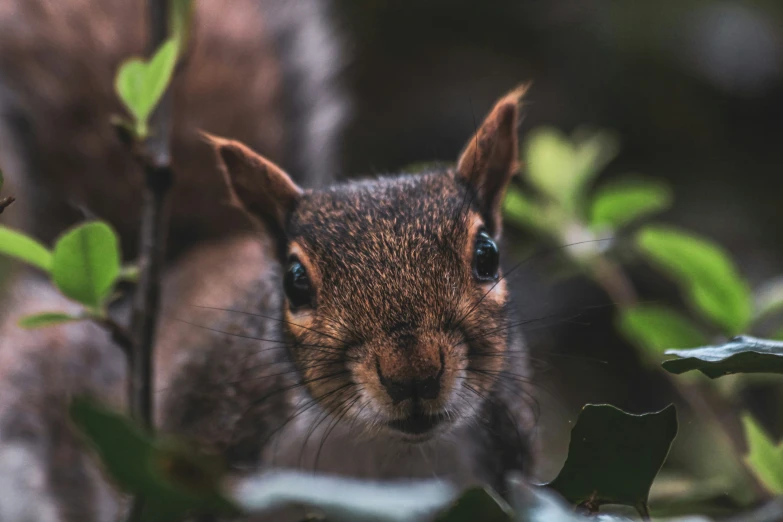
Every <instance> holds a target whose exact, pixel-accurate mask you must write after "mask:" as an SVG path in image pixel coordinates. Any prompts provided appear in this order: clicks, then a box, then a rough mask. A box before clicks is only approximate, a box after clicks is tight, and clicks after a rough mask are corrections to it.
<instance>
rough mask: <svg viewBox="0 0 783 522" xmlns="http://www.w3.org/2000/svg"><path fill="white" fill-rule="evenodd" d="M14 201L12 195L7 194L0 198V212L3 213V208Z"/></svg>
mask: <svg viewBox="0 0 783 522" xmlns="http://www.w3.org/2000/svg"><path fill="white" fill-rule="evenodd" d="M14 201H16V198H15V197H13V196H8V197H5V198H0V214H2V213H3V210H5V209H7V208H8V207H10V206H11V203H13V202H14Z"/></svg>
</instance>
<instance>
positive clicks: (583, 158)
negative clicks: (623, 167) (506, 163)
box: [524, 127, 617, 213]
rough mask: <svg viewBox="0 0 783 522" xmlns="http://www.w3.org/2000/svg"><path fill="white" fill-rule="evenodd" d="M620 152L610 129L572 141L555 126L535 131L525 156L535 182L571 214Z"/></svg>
mask: <svg viewBox="0 0 783 522" xmlns="http://www.w3.org/2000/svg"><path fill="white" fill-rule="evenodd" d="M616 153H617V142H616V139H615V138H614V137H613V136H612V135H611V134H609V133H606V132H595V133H591V134H588V135H586V136H584V137H583V139H581V140H574V141H570V140H569V139H568V138H566V137H565V136H564V135H563V134H562V133H560V132H559V131H558V130H556V129H553V128H548V127H544V128H539V129H537V130H535V131H533V132H532V133H531V134H530V135H529V137H528V140H527V141H526V143H525V150H524V157H525V164H526V165H527V174H528V177H529V179H530V181H531V183H532V184H533V185H534V186H535V187H536V188H537V189H539V190H540V191H541V192H542V193H544V194H546V195H547V196H549V197H550V198H552V200H554V201H557V202H559V203H560V204H561V205H562V206H563V208H564V209H565V210H566V211H567V212H570V213H574V212H576V211H577V210H578V207H579V205H580V203H581V201H580V200H581V199H582V196H583V192H584V190H585V187H586V185H587V184H588V183H589V182H590V181H591V180H592V178H593V177H595V175H596V174H597V173H598V172H600V170H601V169H602V168H603V167H604V166H605V165H606V164H607V163H608V162H609V161H611V159H613V158H614V156H615V155H616Z"/></svg>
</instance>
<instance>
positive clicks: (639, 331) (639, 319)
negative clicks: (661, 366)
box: [618, 305, 707, 356]
mask: <svg viewBox="0 0 783 522" xmlns="http://www.w3.org/2000/svg"><path fill="white" fill-rule="evenodd" d="M618 328H619V330H620V331H621V332H622V333H623V335H625V336H626V338H628V339H629V340H630V341H632V342H633V343H634V344H636V345H637V346H640V347H642V348H644V349H645V350H646V351H647V352H649V353H651V354H654V355H656V356H658V355H663V353H664V351H665V350H667V349H669V348H692V347H694V346H699V345H703V344H705V343H706V342H707V338H706V337H705V335H704V334H703V333H702V332H701V330H699V329H698V328H697V327H696V326H695V325H694V324H693V323H691V322H690V321H689V320H688V319H687V318H686V317H684V316H682V315H681V314H679V313H678V312H676V311H675V310H672V309H671V308H667V307H665V306H657V305H637V306H635V307H633V308H628V309H625V310H621V311H620V313H619V316H618Z"/></svg>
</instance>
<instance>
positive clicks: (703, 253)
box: [636, 226, 753, 335]
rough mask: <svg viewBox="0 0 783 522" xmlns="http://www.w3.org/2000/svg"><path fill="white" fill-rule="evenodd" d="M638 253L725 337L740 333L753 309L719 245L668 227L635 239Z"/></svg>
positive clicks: (652, 229)
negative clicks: (663, 274)
mask: <svg viewBox="0 0 783 522" xmlns="http://www.w3.org/2000/svg"><path fill="white" fill-rule="evenodd" d="M636 240H637V244H638V246H639V248H640V250H641V251H642V252H643V253H644V254H645V255H646V256H647V257H648V258H649V259H650V260H651V261H652V262H653V263H654V264H655V265H656V266H658V267H659V268H660V269H661V270H663V271H664V272H666V273H667V274H669V275H670V276H671V277H673V278H674V279H676V280H677V282H678V283H679V284H680V286H681V287H682V288H683V289H684V291H685V293H686V295H687V297H688V298H689V300H690V302H691V303H692V304H693V305H694V306H695V307H696V309H697V310H698V311H699V312H700V313H701V314H702V315H703V316H704V317H705V318H707V319H709V320H711V321H713V322H715V323H716V324H718V325H720V326H722V327H723V328H724V329H725V331H726V333H728V334H729V335H734V334H737V333H740V332H742V331H743V330H744V329H745V328H746V327H747V326H748V324H749V322H750V319H751V316H752V313H753V309H752V302H751V294H750V289H749V287H748V284H747V283H746V282H745V280H744V279H743V278H742V277H741V276H740V275H739V273H738V272H737V269H736V267H735V266H734V263H733V261H732V260H731V257H730V256H729V255H728V253H727V252H725V251H724V250H723V249H722V248H720V247H719V246H718V245H716V244H714V243H712V242H711V241H708V240H706V239H704V238H701V237H698V236H696V235H693V234H689V233H685V232H682V231H679V230H676V229H672V228H667V227H660V226H655V227H646V228H645V229H643V230H641V231H640V232H639V234H638V235H637V237H636Z"/></svg>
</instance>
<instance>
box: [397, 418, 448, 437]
mask: <svg viewBox="0 0 783 522" xmlns="http://www.w3.org/2000/svg"><path fill="white" fill-rule="evenodd" d="M447 420H448V417H447V416H446V415H445V414H444V413H438V414H435V415H427V414H421V413H414V414H412V415H409V416H408V417H404V418H402V419H395V420H392V421H389V422H388V425H389V427H390V428H392V429H394V430H395V431H398V432H400V433H402V434H403V435H405V436H406V438H408V439H411V440H426V439H428V438H430V436H431V435H432V434H433V433H434V432H435V431H436V428H438V427H439V426H441V425H442V424H444V423H445V422H446V421H447Z"/></svg>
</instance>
